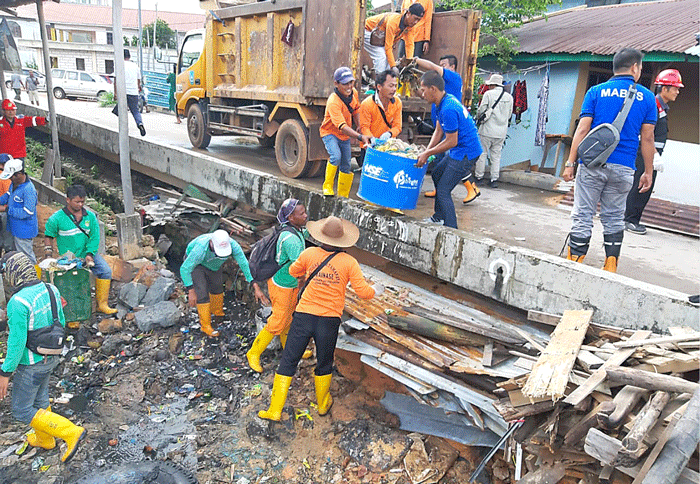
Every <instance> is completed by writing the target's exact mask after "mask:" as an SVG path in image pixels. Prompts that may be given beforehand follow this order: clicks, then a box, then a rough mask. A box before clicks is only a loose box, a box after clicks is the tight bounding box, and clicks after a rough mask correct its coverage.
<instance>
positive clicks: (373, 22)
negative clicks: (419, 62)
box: [365, 13, 414, 67]
mask: <svg viewBox="0 0 700 484" xmlns="http://www.w3.org/2000/svg"><path fill="white" fill-rule="evenodd" d="M403 16H404V14H401V13H380V14H379V15H375V16H373V17H368V18H367V20H365V30H369V31H370V32H371V31H372V30H374V29H375V27H377V25H379V22H381V20H382V19H383V18H384V17H386V20H384V22H382V25H381V26H380V27H379V30H384V31H385V32H386V37H384V51H385V52H386V60H387V62H388V63H389V67H394V66H395V65H396V59H395V58H394V46H395V45H396V43H397V42H398V41H399V39H403V41H404V42H405V43H406V57H413V43H414V38H413V36H414V30H413V29H412V28H410V27H408V26H406V25H402V22H401V20H402V19H403ZM402 27H403V30H402Z"/></svg>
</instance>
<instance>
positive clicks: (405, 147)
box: [374, 138, 425, 160]
mask: <svg viewBox="0 0 700 484" xmlns="http://www.w3.org/2000/svg"><path fill="white" fill-rule="evenodd" d="M374 149H375V150H377V151H381V152H382V153H391V154H392V155H396V156H400V157H402V158H411V159H413V160H415V159H417V158H418V155H420V154H421V153H422V152H424V151H425V146H420V145H415V144H409V143H406V142H405V141H403V140H400V139H398V138H389V139H388V140H386V141H384V142H383V143H381V144H379V142H378V143H377V144H376V145H375V147H374Z"/></svg>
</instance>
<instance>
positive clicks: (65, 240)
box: [44, 185, 117, 314]
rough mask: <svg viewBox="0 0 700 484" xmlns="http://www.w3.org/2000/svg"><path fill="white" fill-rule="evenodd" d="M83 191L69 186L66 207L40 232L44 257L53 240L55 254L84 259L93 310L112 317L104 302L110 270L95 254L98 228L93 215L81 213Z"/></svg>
mask: <svg viewBox="0 0 700 484" xmlns="http://www.w3.org/2000/svg"><path fill="white" fill-rule="evenodd" d="M86 197H87V194H86V193H85V187H83V186H82V185H73V186H71V187H69V188H68V190H67V191H66V206H65V207H63V209H62V210H59V211H58V212H56V213H54V214H53V215H52V216H51V217H50V218H49V219H48V220H47V221H46V227H45V228H44V237H45V239H44V253H45V255H46V257H53V239H56V246H57V247H58V253H59V254H60V255H64V254H66V253H67V252H70V253H72V254H73V255H74V256H75V257H76V258H77V259H85V265H86V267H88V268H90V270H92V273H93V274H95V277H96V279H95V299H97V310H98V311H99V312H101V313H104V314H114V313H116V312H117V310H116V309H114V308H110V307H109V304H108V302H107V299H108V297H109V287H110V285H111V283H112V269H111V268H110V267H109V265H108V264H107V261H105V260H104V258H102V256H101V255H100V254H98V253H97V249H98V248H99V246H100V225H99V222H98V221H97V216H96V215H95V213H94V212H92V211H90V210H87V209H85V207H84V205H85V198H86Z"/></svg>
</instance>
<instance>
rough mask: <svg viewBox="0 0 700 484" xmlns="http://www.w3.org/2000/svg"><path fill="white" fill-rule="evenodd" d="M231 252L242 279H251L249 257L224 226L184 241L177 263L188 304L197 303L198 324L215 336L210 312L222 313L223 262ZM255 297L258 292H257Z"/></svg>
mask: <svg viewBox="0 0 700 484" xmlns="http://www.w3.org/2000/svg"><path fill="white" fill-rule="evenodd" d="M231 256H233V258H234V259H236V262H237V263H238V267H240V269H241V271H243V276H244V277H245V280H246V281H248V282H249V283H250V282H253V276H252V275H251V274H250V266H249V265H248V259H246V258H245V254H244V253H243V249H241V246H240V245H238V242H236V241H235V240H233V239H232V238H231V237H230V236H229V234H228V232H226V231H225V230H221V229H219V230H217V231H215V232H213V233H211V234H202V235H200V236H199V237H197V238H195V239H194V240H192V241H191V242H190V243H189V244H187V249H186V250H185V261H184V262H183V263H182V265H181V266H180V277H181V278H182V283H183V284H184V285H185V289H187V300H188V303H189V305H190V307H195V306H196V307H197V313H198V314H199V324H200V326H201V327H202V331H203V332H204V333H206V335H207V336H211V337H214V338H215V337H217V336H219V332H218V331H214V329H212V327H211V317H212V316H224V274H223V269H222V267H223V265H224V262H226V260H227V259H228V258H229V257H231ZM256 297H257V295H256Z"/></svg>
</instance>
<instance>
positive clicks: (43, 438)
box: [27, 407, 56, 450]
mask: <svg viewBox="0 0 700 484" xmlns="http://www.w3.org/2000/svg"><path fill="white" fill-rule="evenodd" d="M46 411H47V412H50V411H51V407H47V408H46ZM33 422H34V420H32V423H33ZM30 425H31V424H30ZM32 428H33V430H34V431H33V432H31V433H29V434H27V442H29V445H31V446H32V447H41V448H42V449H46V450H51V449H53V448H54V447H56V439H54V438H53V436H52V435H50V434H47V433H46V432H42V431H41V430H37V429H35V428H34V427H33V426H32Z"/></svg>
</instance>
